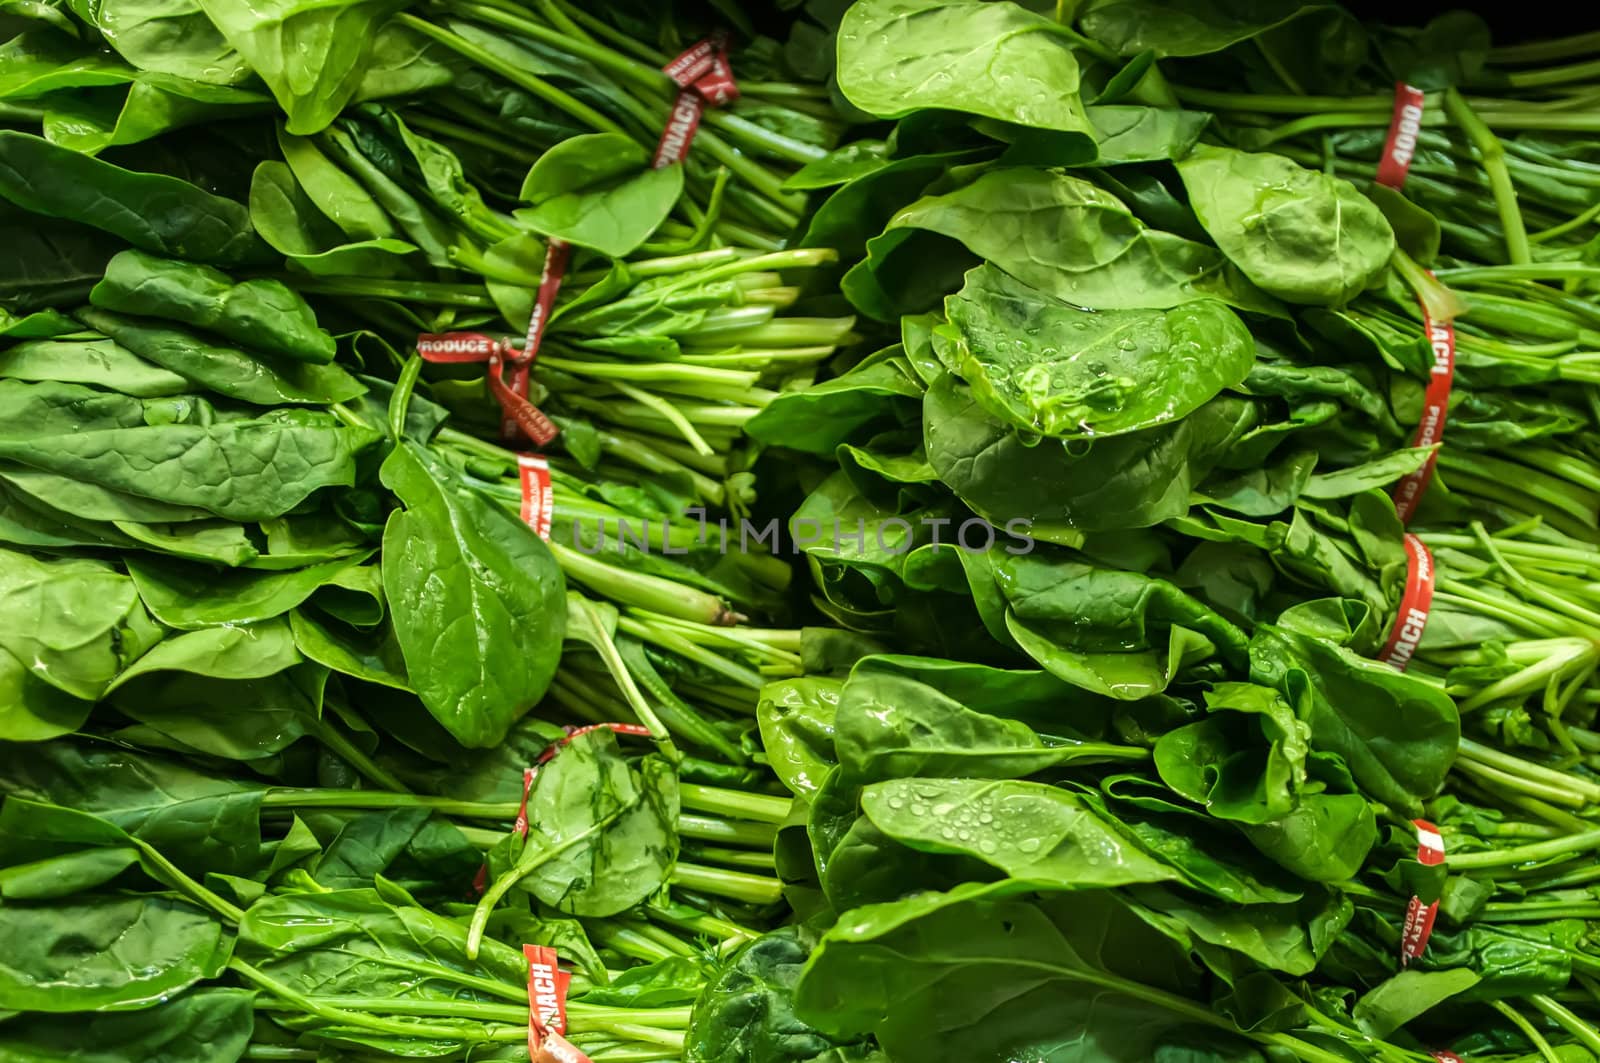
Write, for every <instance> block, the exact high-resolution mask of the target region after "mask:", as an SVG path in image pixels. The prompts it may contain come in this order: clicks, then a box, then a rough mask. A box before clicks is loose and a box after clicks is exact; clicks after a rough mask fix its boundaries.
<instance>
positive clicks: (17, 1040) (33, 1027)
mask: <svg viewBox="0 0 1600 1063" xmlns="http://www.w3.org/2000/svg"><path fill="white" fill-rule="evenodd" d="M254 995H255V994H253V993H252V992H250V991H248V990H244V989H196V990H192V991H190V992H188V993H185V994H184V995H183V996H181V997H178V998H176V999H174V1000H169V1001H167V1002H165V1003H161V1004H157V1005H156V1006H154V1007H149V1008H142V1009H140V1010H138V1011H108V1012H101V1013H99V1014H89V1015H72V1016H56V1015H48V1014H37V1013H35V1014H27V1015H21V1016H18V1017H16V1018H13V1019H10V1020H8V1021H7V1022H6V1023H5V1024H4V1025H0V1055H4V1056H5V1058H6V1059H8V1060H10V1061H12V1063H63V1061H65V1060H69V1059H70V1060H73V1061H75V1063H127V1061H128V1060H131V1059H141V1060H147V1061H152V1063H153V1061H156V1060H159V1061H160V1063H235V1061H236V1060H238V1059H240V1058H242V1057H243V1055H244V1051H245V1049H246V1048H247V1047H249V1043H250V1036H251V1032H252V1030H253V1029H254V1024H255V1011H254V1005H253V1000H254Z"/></svg>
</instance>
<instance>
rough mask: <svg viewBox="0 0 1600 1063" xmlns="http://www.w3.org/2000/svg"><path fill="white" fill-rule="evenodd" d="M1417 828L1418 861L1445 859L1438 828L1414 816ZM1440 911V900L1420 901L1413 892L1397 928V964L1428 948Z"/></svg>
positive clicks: (1435, 862) (1428, 863)
mask: <svg viewBox="0 0 1600 1063" xmlns="http://www.w3.org/2000/svg"><path fill="white" fill-rule="evenodd" d="M1411 823H1412V825H1413V826H1415V827H1416V828H1417V862H1418V863H1419V864H1422V865H1424V866H1426V867H1438V866H1439V865H1441V864H1443V863H1444V838H1443V836H1442V835H1440V833H1439V828H1438V827H1436V826H1434V825H1433V824H1432V823H1429V822H1428V821H1427V820H1425V819H1414V820H1412V821H1411ZM1438 915H1439V902H1438V901H1434V902H1432V903H1431V904H1423V903H1422V898H1421V897H1415V896H1413V897H1412V898H1411V900H1410V902H1409V903H1408V904H1407V905H1406V921H1405V924H1404V926H1402V927H1401V929H1400V966H1402V967H1404V966H1406V965H1407V964H1409V963H1410V962H1411V961H1412V960H1415V959H1417V958H1418V957H1420V956H1421V955H1422V954H1423V952H1425V951H1426V950H1427V948H1428V938H1430V937H1432V936H1433V921H1434V919H1436V918H1437V917H1438Z"/></svg>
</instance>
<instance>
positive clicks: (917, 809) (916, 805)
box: [911, 801, 928, 816]
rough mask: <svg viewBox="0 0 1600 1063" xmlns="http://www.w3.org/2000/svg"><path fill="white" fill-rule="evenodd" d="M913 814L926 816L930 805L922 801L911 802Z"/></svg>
mask: <svg viewBox="0 0 1600 1063" xmlns="http://www.w3.org/2000/svg"><path fill="white" fill-rule="evenodd" d="M911 814H912V815H913V816H926V815H927V814H928V806H927V805H925V804H923V803H922V802H920V801H913V802H911Z"/></svg>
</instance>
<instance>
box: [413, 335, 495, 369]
mask: <svg viewBox="0 0 1600 1063" xmlns="http://www.w3.org/2000/svg"><path fill="white" fill-rule="evenodd" d="M499 350H500V341H499V340H497V339H495V338H494V337H493V336H485V335H484V334H483V333H481V332H424V333H423V334H422V335H420V336H418V337H417V353H418V354H419V355H421V356H422V360H423V361H424V362H453V363H461V362H487V361H488V360H489V359H490V358H492V357H493V356H494V355H495V353H496V352H497V351H499Z"/></svg>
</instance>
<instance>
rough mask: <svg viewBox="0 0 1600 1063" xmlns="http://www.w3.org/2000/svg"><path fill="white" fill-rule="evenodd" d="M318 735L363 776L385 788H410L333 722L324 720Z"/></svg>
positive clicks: (320, 740) (332, 750)
mask: <svg viewBox="0 0 1600 1063" xmlns="http://www.w3.org/2000/svg"><path fill="white" fill-rule="evenodd" d="M316 735H317V741H319V742H321V743H322V744H323V745H324V746H327V747H328V752H330V753H332V754H333V755H334V756H336V757H338V758H340V759H341V760H343V761H344V762H345V763H347V764H349V765H350V766H351V767H352V768H354V769H355V770H356V772H357V774H359V775H361V777H362V778H364V779H366V780H368V781H369V782H372V783H375V784H377V785H378V786H381V787H383V788H384V789H385V790H394V791H398V792H401V793H404V792H405V791H406V790H408V789H409V787H407V786H406V784H405V783H403V782H401V781H400V778H399V777H398V776H396V775H394V774H393V773H391V772H390V771H389V770H388V769H386V768H384V767H382V766H381V765H379V764H378V763H377V762H376V761H374V760H373V759H372V758H371V757H369V756H367V754H366V753H365V752H363V751H362V750H361V749H360V748H359V747H357V746H356V744H355V743H354V742H352V741H350V739H349V738H347V737H346V736H345V735H344V733H343V732H341V731H340V730H339V729H338V728H337V727H334V726H333V725H332V724H331V723H328V722H327V721H322V723H321V726H319V727H318V728H317V731H316Z"/></svg>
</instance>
